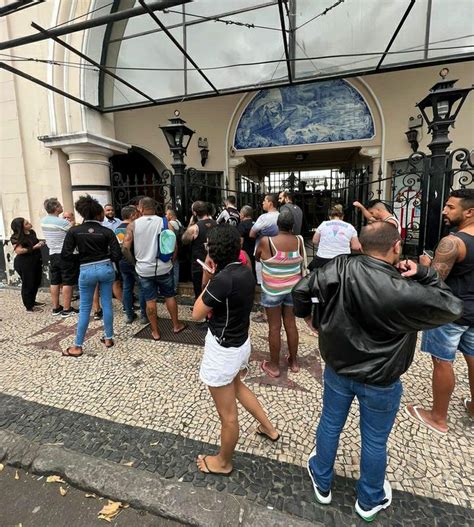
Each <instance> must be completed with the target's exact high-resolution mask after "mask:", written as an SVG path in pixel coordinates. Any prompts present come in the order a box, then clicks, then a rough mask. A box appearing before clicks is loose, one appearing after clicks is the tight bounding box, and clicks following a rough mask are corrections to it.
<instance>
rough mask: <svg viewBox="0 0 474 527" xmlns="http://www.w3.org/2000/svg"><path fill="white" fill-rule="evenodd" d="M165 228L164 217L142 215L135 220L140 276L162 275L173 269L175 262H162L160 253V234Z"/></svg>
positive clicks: (138, 271)
mask: <svg viewBox="0 0 474 527" xmlns="http://www.w3.org/2000/svg"><path fill="white" fill-rule="evenodd" d="M162 229H163V218H160V217H159V216H142V217H141V218H137V219H136V220H135V221H134V222H133V248H134V252H135V260H136V265H135V270H136V271H137V274H138V275H139V276H143V277H148V278H149V277H151V276H160V275H163V274H166V273H169V272H170V271H171V268H172V267H173V262H172V261H171V260H170V261H169V262H162V261H161V260H160V259H159V258H157V257H156V255H157V253H158V234H159V233H160V232H161V231H162Z"/></svg>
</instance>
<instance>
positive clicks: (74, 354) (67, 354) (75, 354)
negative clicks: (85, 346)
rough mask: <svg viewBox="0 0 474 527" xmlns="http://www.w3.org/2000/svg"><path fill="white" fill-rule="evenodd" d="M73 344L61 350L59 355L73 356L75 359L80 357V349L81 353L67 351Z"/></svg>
mask: <svg viewBox="0 0 474 527" xmlns="http://www.w3.org/2000/svg"><path fill="white" fill-rule="evenodd" d="M73 347H74V346H69V348H66V349H65V350H63V351H62V353H61V355H62V356H63V357H74V358H76V359H77V357H80V356H81V355H82V354H83V352H82V351H81V353H69V351H70V350H71V349H72V348H73Z"/></svg>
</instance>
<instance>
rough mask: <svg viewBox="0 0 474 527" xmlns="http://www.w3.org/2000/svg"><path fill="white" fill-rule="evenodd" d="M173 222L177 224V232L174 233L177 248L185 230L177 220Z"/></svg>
mask: <svg viewBox="0 0 474 527" xmlns="http://www.w3.org/2000/svg"><path fill="white" fill-rule="evenodd" d="M173 221H175V222H176V223H177V224H178V230H177V231H176V230H175V231H174V233H175V234H176V239H177V243H178V246H180V244H181V238H182V237H183V234H184V231H185V230H186V229H185V228H184V225H183V224H182V223H181V222H180V221H179V220H178V219H176V220H173Z"/></svg>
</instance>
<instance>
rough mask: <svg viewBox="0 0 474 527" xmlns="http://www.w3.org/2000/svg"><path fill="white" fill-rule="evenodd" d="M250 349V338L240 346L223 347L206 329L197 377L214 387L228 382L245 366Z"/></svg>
mask: <svg viewBox="0 0 474 527" xmlns="http://www.w3.org/2000/svg"><path fill="white" fill-rule="evenodd" d="M250 350H251V346H250V338H248V339H247V340H246V341H245V342H244V343H243V344H242V346H239V347H230V348H224V347H223V346H221V345H220V344H218V342H217V341H216V339H215V338H214V336H213V335H212V333H211V332H210V331H209V330H208V331H207V335H206V341H205V343H204V356H203V358H202V362H201V369H200V370H199V378H200V379H201V381H202V382H203V383H204V384H207V386H213V387H215V388H217V387H218V386H226V385H227V384H230V383H231V382H232V381H233V380H234V379H235V377H236V376H237V374H238V373H239V371H240V370H244V369H245V368H247V366H248V362H249V358H250Z"/></svg>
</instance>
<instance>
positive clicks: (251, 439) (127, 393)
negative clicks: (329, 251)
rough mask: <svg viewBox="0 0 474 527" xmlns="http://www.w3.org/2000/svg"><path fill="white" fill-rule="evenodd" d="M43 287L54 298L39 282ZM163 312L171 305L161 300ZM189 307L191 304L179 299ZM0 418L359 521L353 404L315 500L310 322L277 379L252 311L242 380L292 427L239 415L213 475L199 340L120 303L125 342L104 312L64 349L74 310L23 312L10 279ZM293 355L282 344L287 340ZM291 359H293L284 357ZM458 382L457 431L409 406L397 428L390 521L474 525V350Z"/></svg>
mask: <svg viewBox="0 0 474 527" xmlns="http://www.w3.org/2000/svg"><path fill="white" fill-rule="evenodd" d="M40 296H41V298H40V300H43V301H45V302H48V300H49V299H48V295H47V294H46V293H42V294H41V295H40ZM159 313H160V315H162V316H163V317H166V316H167V314H166V311H165V310H164V309H163V307H162V306H159ZM180 313H181V316H182V318H183V319H185V318H189V315H190V311H189V307H182V308H181V309H180ZM0 318H1V319H2V321H1V322H0V324H1V326H0V328H1V330H0V365H1V368H0V387H1V392H2V395H1V397H0V428H4V429H8V430H11V431H14V432H16V433H18V434H22V435H25V436H26V437H28V438H30V439H35V440H37V441H40V442H43V443H63V444H64V446H65V447H66V448H70V449H73V450H77V451H80V452H84V453H87V454H91V455H94V456H97V457H101V458H105V459H109V460H111V461H116V462H118V463H124V462H130V461H133V464H134V467H136V468H137V469H143V470H148V471H151V472H156V473H158V474H160V475H161V476H163V477H166V478H170V479H171V480H172V479H181V480H182V481H190V482H192V483H193V484H194V485H196V486H202V487H211V488H216V489H217V490H220V491H226V492H229V493H233V494H237V495H242V496H245V497H246V498H247V499H251V500H253V501H256V502H257V503H261V504H262V505H267V506H270V507H274V508H276V509H279V510H283V511H286V512H288V513H291V514H295V515H298V516H301V517H304V518H307V519H314V520H316V519H318V520H320V521H324V522H325V523H326V524H327V525H331V524H333V525H346V524H348V525H350V524H358V522H357V520H356V519H355V516H354V514H353V504H354V501H355V491H354V483H355V482H354V480H355V479H357V477H358V460H359V445H360V436H359V431H358V427H357V422H358V420H357V410H356V406H355V405H354V406H353V408H352V411H351V414H350V417H349V420H348V423H347V425H346V428H345V431H344V433H343V435H342V436H341V443H340V447H339V453H338V458H337V464H336V473H337V475H338V477H337V479H336V483H335V493H334V499H333V505H332V506H330V507H329V508H322V507H320V506H318V505H316V504H315V503H314V498H313V495H312V489H311V484H310V482H309V479H308V477H307V475H306V472H305V468H304V466H305V463H306V458H307V455H308V454H309V452H310V451H311V449H312V447H313V440H314V427H315V424H316V422H317V418H318V415H319V413H320V409H321V389H322V386H321V372H322V365H321V360H320V358H319V356H318V354H317V339H315V338H314V337H311V336H310V335H309V334H308V333H307V332H305V330H304V329H303V328H301V329H302V331H301V343H300V356H301V365H302V370H301V372H300V373H298V374H292V373H291V372H287V369H286V368H285V370H284V374H283V375H282V376H281V377H280V378H279V379H269V378H268V377H266V376H264V375H263V374H262V372H261V371H260V370H259V361H260V360H261V359H262V358H263V357H266V354H267V352H268V342H267V336H266V331H267V327H266V325H265V324H253V325H252V328H251V333H252V344H253V351H252V362H251V367H250V371H249V374H248V376H247V378H246V382H247V383H248V384H249V385H250V386H251V387H252V389H253V390H254V391H255V393H256V394H257V396H258V397H259V399H260V401H261V402H262V403H263V404H264V406H265V407H266V409H267V410H268V412H269V415H270V417H271V419H272V420H273V421H274V422H275V423H276V426H277V427H278V428H279V429H280V430H281V432H282V439H281V441H279V442H278V443H277V444H273V443H270V442H269V441H265V440H262V439H261V438H259V437H258V436H256V435H255V428H256V425H255V422H254V421H253V419H252V418H251V417H250V416H248V415H247V414H246V413H244V411H242V413H241V415H240V424H241V437H240V439H239V443H238V446H237V450H238V454H237V456H236V459H235V467H236V470H235V471H234V473H233V475H232V476H231V477H230V478H219V477H216V476H204V475H203V474H201V473H199V472H198V471H197V469H196V467H195V464H194V459H195V457H196V455H197V454H199V453H209V452H213V451H215V449H216V445H217V444H218V439H219V437H218V435H219V423H218V419H217V416H216V415H215V411H214V409H213V405H212V401H211V398H210V395H209V393H208V392H207V389H206V388H205V387H204V386H203V385H202V384H201V383H200V381H199V379H198V367H199V362H200V357H201V353H202V349H201V347H199V346H194V345H190V344H177V343H171V342H158V343H155V342H152V341H149V340H146V339H138V338H134V335H135V334H136V333H137V332H138V331H140V329H141V326H140V325H139V324H138V323H136V324H134V325H131V326H127V325H125V323H124V322H125V318H124V316H123V314H122V313H121V311H120V306H119V305H118V304H116V324H115V325H116V345H115V346H114V347H113V348H112V349H108V350H106V349H105V348H104V347H103V345H102V344H101V343H100V342H99V337H100V335H101V324H100V323H99V322H91V326H90V330H89V333H88V340H87V341H86V345H85V355H84V356H83V357H82V358H81V359H79V360H75V359H67V358H63V357H61V356H60V351H61V350H62V349H64V348H65V347H67V346H68V345H71V344H72V341H73V336H74V331H75V320H74V319H72V318H70V319H66V320H57V319H55V318H54V317H51V315H50V312H49V310H46V309H45V311H44V312H43V313H35V314H26V313H25V312H24V310H23V308H22V306H21V302H20V299H19V293H18V292H17V291H14V290H0ZM282 356H284V352H283V353H282ZM282 366H284V365H283V360H282ZM456 374H457V379H458V383H457V386H456V390H455V393H454V396H453V400H452V407H451V412H450V427H451V429H450V433H449V435H448V436H445V437H440V436H435V435H433V434H431V433H430V432H429V431H427V430H425V429H422V428H420V427H419V426H417V425H416V424H414V423H413V422H412V421H410V420H408V418H407V417H406V416H405V414H404V413H403V412H400V413H399V415H398V417H397V421H396V424H395V427H394V430H393V432H392V435H391V439H390V442H389V466H388V478H389V480H390V481H391V483H392V486H393V488H394V489H396V492H395V493H394V505H393V507H391V508H390V510H389V511H387V512H386V513H384V514H381V515H380V520H379V521H378V523H379V524H380V525H402V524H403V525H415V523H416V524H417V525H418V526H419V525H434V524H435V523H436V524H438V523H439V525H442V524H445V525H469V524H473V522H474V514H473V512H472V505H473V503H474V481H473V476H472V475H473V464H474V462H473V459H474V456H473V453H474V452H473V447H472V432H473V423H472V421H471V420H470V419H469V417H468V416H467V414H466V413H465V412H464V410H463V406H462V397H463V396H465V395H467V394H468V384H467V371H466V367H465V364H464V361H462V360H458V361H457V362H456ZM430 377H431V365H430V359H429V357H427V356H425V355H424V354H421V353H417V355H416V357H415V362H414V364H413V366H412V368H411V369H410V371H409V372H408V373H407V374H406V375H405V376H404V378H403V381H404V387H405V393H404V398H403V403H408V402H418V403H421V402H425V401H427V402H429V401H430V400H431V378H430Z"/></svg>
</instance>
